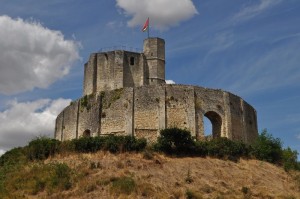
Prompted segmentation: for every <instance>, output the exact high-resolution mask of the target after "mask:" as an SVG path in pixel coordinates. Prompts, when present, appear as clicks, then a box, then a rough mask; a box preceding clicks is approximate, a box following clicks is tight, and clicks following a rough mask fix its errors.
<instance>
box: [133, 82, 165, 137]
mask: <svg viewBox="0 0 300 199" xmlns="http://www.w3.org/2000/svg"><path fill="white" fill-rule="evenodd" d="M164 128H165V87H164V86H163V85H158V86H143V87H137V88H135V89H134V135H135V136H136V137H138V138H141V137H145V138H146V139H147V140H149V141H154V140H155V139H156V137H157V135H158V134H159V130H160V129H164Z"/></svg>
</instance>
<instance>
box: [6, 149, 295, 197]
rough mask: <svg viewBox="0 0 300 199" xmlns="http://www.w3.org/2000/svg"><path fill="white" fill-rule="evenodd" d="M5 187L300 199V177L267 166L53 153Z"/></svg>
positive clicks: (23, 191)
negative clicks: (50, 156)
mask: <svg viewBox="0 0 300 199" xmlns="http://www.w3.org/2000/svg"><path fill="white" fill-rule="evenodd" d="M55 165H56V166H55ZM51 167H53V168H55V169H54V170H52V169H51ZM55 172H56V175H53V173H55ZM57 174H58V175H57ZM53 176H54V177H53ZM9 183H11V184H9V185H7V187H9V188H10V191H11V192H10V194H9V195H10V197H11V198H85V199H87V198H300V172H295V171H294V172H292V173H287V172H285V171H284V170H283V169H282V168H281V167H277V166H275V165H273V164H270V163H267V162H262V161H258V160H245V159H240V160H239V161H238V162H236V163H235V162H232V161H225V160H220V159H214V158H209V157H208V158H201V157H195V158H192V157H185V158H172V157H167V156H164V155H161V154H153V153H148V152H144V153H120V154H111V153H109V152H103V151H99V152H97V153H81V154H77V153H69V154H58V155H56V156H55V157H52V158H48V159H46V160H43V161H35V162H30V163H28V164H27V165H26V166H25V167H24V168H22V170H19V171H18V172H14V174H13V175H11V176H10V180H9ZM49 183H50V184H49ZM55 183H57V186H54V185H55Z"/></svg>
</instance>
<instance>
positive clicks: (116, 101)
mask: <svg viewBox="0 0 300 199" xmlns="http://www.w3.org/2000/svg"><path fill="white" fill-rule="evenodd" d="M132 100H133V88H121V89H117V90H113V91H106V92H102V112H101V123H100V128H101V130H100V132H101V134H117V135H128V134H129V135H131V134H132V110H133V108H132Z"/></svg>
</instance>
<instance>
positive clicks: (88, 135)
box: [82, 129, 91, 137]
mask: <svg viewBox="0 0 300 199" xmlns="http://www.w3.org/2000/svg"><path fill="white" fill-rule="evenodd" d="M82 136H83V137H91V131H90V130H89V129H86V130H85V131H84V132H83V135H82Z"/></svg>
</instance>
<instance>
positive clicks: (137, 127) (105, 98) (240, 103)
mask: <svg viewBox="0 0 300 199" xmlns="http://www.w3.org/2000/svg"><path fill="white" fill-rule="evenodd" d="M84 98H86V100H85V99H84ZM85 101H86V102H85ZM204 117H207V118H208V119H209V120H210V121H211V123H212V127H213V129H212V131H213V132H212V135H213V137H228V138H229V139H232V140H243V141H244V142H246V143H250V142H252V141H253V140H254V139H255V138H256V137H257V135H258V133H257V123H256V111H255V109H253V107H251V106H250V105H249V104H248V103H246V102H245V101H244V100H243V99H241V98H240V97H238V96H235V95H233V94H231V93H228V92H225V91H222V90H215V89H207V88H203V87H198V86H185V85H148V86H141V87H135V88H133V87H125V88H121V89H116V90H112V91H105V92H101V93H98V95H97V96H96V95H90V96H86V97H83V98H82V99H81V100H79V101H75V102H72V104H71V105H70V106H68V107H67V108H65V110H64V111H63V112H62V113H61V114H60V115H59V116H58V117H57V120H56V128H55V129H56V132H55V138H56V139H61V138H62V140H67V139H73V138H77V137H80V136H82V134H83V132H84V131H85V130H87V129H88V130H90V131H91V133H92V136H96V135H103V134H117V135H134V136H136V137H138V138H141V137H144V138H146V139H148V141H150V142H152V141H155V140H156V138H157V136H158V135H159V131H160V130H161V129H164V128H170V127H178V128H184V129H188V130H190V131H191V133H192V136H196V138H198V139H203V138H204V124H203V118H204Z"/></svg>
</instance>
